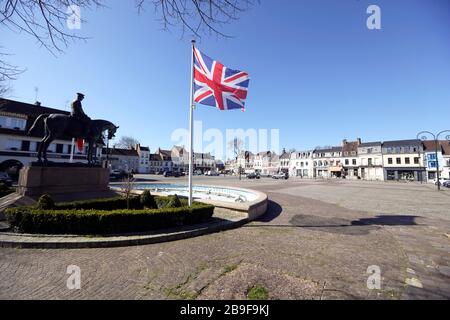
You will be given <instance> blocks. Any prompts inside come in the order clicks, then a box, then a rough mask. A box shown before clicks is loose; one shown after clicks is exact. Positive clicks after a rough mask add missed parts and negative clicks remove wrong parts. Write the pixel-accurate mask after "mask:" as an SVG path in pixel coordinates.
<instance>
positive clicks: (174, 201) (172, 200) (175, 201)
mask: <svg viewBox="0 0 450 320" xmlns="http://www.w3.org/2000/svg"><path fill="white" fill-rule="evenodd" d="M168 198H169V202H168V203H167V207H168V208H179V207H181V206H182V204H181V201H180V198H178V195H176V194H174V195H173V196H168Z"/></svg>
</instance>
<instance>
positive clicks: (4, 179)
mask: <svg viewBox="0 0 450 320" xmlns="http://www.w3.org/2000/svg"><path fill="white" fill-rule="evenodd" d="M0 183H3V184H4V185H5V186H7V187H10V186H11V185H12V179H11V177H10V176H9V174H7V173H6V172H4V171H1V172H0Z"/></svg>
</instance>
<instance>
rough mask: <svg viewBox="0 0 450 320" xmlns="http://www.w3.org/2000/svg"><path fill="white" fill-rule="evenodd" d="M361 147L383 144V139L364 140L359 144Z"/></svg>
mask: <svg viewBox="0 0 450 320" xmlns="http://www.w3.org/2000/svg"><path fill="white" fill-rule="evenodd" d="M359 146H360V147H376V146H381V141H375V142H364V143H361V144H360V145H359Z"/></svg>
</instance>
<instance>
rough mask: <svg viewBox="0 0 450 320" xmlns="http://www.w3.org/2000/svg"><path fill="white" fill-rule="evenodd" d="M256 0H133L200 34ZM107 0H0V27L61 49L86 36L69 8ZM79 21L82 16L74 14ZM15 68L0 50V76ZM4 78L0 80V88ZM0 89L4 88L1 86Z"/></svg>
mask: <svg viewBox="0 0 450 320" xmlns="http://www.w3.org/2000/svg"><path fill="white" fill-rule="evenodd" d="M255 1H259V0H135V5H136V7H137V10H138V12H142V11H144V10H145V8H146V7H147V5H149V4H150V5H153V7H154V10H155V14H156V16H157V17H159V19H160V20H161V23H162V25H163V28H164V29H166V30H167V29H169V28H170V27H172V26H176V25H179V26H181V27H182V30H183V33H184V32H185V30H189V31H190V32H192V34H193V35H195V36H198V37H200V34H201V33H203V32H204V31H209V32H211V33H215V34H218V35H222V36H226V35H225V34H224V33H223V32H222V31H220V28H221V26H222V25H223V24H226V23H229V22H231V21H233V20H237V19H238V17H239V15H240V14H241V13H242V12H243V11H245V10H247V9H248V8H249V7H250V6H251V5H252V4H253V2H255ZM105 2H108V1H107V0H0V27H1V28H7V29H9V30H11V31H12V32H15V33H17V34H20V33H25V34H28V35H30V36H32V37H33V38H34V39H35V40H36V41H37V43H38V44H39V45H40V46H41V47H44V48H46V49H47V50H48V51H50V52H51V53H52V54H53V55H56V54H57V53H60V52H62V51H63V50H64V49H65V48H67V47H68V45H69V44H70V43H71V42H73V41H76V40H87V39H88V38H87V37H85V36H82V35H80V34H79V33H78V32H76V31H75V30H70V29H69V28H68V26H67V23H68V21H70V19H72V18H73V17H74V14H75V15H76V14H77V13H76V12H75V11H74V10H72V9H70V8H73V7H72V6H77V7H78V8H80V10H81V11H87V10H90V9H93V8H95V7H104V6H105V4H104V3H105ZM78 18H79V20H80V22H81V23H82V22H83V21H84V20H83V19H82V16H79V17H78ZM18 71H20V70H19V69H17V68H16V67H15V66H13V65H10V64H8V63H7V62H5V61H3V57H2V55H1V54H0V77H6V78H9V79H14V78H15V76H17V75H18V73H17V72H18ZM2 84H3V85H4V81H1V82H0V88H1V86H2ZM3 90H6V87H4V89H3Z"/></svg>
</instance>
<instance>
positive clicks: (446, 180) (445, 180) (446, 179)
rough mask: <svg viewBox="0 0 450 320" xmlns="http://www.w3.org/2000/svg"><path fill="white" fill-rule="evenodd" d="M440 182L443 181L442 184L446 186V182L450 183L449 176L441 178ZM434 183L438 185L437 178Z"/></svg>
mask: <svg viewBox="0 0 450 320" xmlns="http://www.w3.org/2000/svg"><path fill="white" fill-rule="evenodd" d="M439 182H440V183H441V186H445V185H444V184H445V183H447V184H448V183H449V182H450V179H449V178H440V179H439ZM434 185H435V186H437V185H438V182H437V180H436V181H435V182H434Z"/></svg>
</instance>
